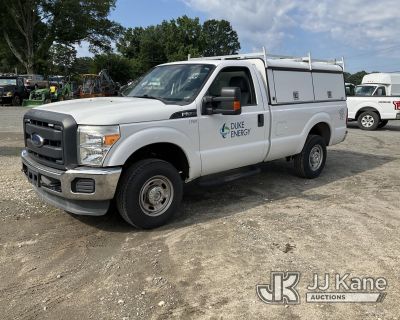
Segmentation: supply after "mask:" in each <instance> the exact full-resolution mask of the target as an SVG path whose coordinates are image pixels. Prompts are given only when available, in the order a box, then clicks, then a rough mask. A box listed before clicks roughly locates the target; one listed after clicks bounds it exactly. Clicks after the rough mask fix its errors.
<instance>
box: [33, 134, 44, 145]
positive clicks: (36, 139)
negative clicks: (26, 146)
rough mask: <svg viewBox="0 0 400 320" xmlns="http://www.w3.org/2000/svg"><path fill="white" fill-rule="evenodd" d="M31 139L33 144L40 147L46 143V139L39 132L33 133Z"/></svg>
mask: <svg viewBox="0 0 400 320" xmlns="http://www.w3.org/2000/svg"><path fill="white" fill-rule="evenodd" d="M31 141H32V144H33V145H34V146H35V147H38V148H40V147H42V146H43V144H44V139H43V138H42V137H41V136H40V135H38V134H37V133H32V135H31Z"/></svg>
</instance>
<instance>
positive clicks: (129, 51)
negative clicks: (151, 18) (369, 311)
mask: <svg viewBox="0 0 400 320" xmlns="http://www.w3.org/2000/svg"><path fill="white" fill-rule="evenodd" d="M239 49H240V43H239V40H238V37H237V33H236V32H235V31H234V30H232V27H231V25H230V23H229V22H228V21H225V20H209V21H206V22H205V23H204V24H203V25H201V24H200V21H199V18H189V17H187V16H182V17H179V18H177V19H172V20H170V21H163V22H162V23H161V24H159V25H156V26H149V27H147V28H129V29H127V30H125V32H124V33H123V34H122V36H121V37H120V39H119V40H118V42H117V50H118V51H119V52H120V53H121V54H122V55H123V56H124V57H125V58H128V59H131V60H132V65H133V70H134V77H137V76H138V75H141V74H143V73H145V72H146V71H147V70H149V69H150V68H152V67H154V66H155V65H157V64H160V63H164V62H170V61H180V60H186V59H187V56H188V54H190V55H191V56H194V57H196V56H201V55H227V54H234V53H236V52H237V51H238V50H239Z"/></svg>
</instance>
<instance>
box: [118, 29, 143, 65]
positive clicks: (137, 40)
mask: <svg viewBox="0 0 400 320" xmlns="http://www.w3.org/2000/svg"><path fill="white" fill-rule="evenodd" d="M143 33H144V29H143V28H141V27H136V28H128V29H126V30H125V32H124V34H123V36H122V37H120V38H119V39H118V42H117V50H118V51H119V52H120V53H121V54H122V55H123V56H124V57H125V58H128V59H132V58H135V57H137V56H138V55H139V53H140V47H141V40H142V36H143Z"/></svg>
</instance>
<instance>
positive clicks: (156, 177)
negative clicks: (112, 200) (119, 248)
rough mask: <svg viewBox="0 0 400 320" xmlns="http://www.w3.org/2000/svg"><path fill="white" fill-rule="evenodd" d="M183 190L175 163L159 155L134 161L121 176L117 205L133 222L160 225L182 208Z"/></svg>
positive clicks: (138, 225) (127, 220)
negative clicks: (158, 157)
mask: <svg viewBox="0 0 400 320" xmlns="http://www.w3.org/2000/svg"><path fill="white" fill-rule="evenodd" d="M182 192H183V184H182V180H181V177H180V175H179V172H178V171H177V170H176V168H175V167H174V166H173V165H171V164H170V163H168V162H166V161H162V160H159V159H146V160H142V161H139V162H137V163H135V164H133V165H132V166H131V167H129V168H128V169H127V170H126V171H125V173H124V174H123V176H122V177H121V181H120V182H119V185H118V189H117V194H116V202H117V208H118V211H119V213H120V214H121V216H122V218H124V220H125V221H126V222H128V223H129V224H131V225H132V226H136V227H139V228H144V229H151V228H156V227H159V226H162V225H163V224H165V223H166V222H167V221H168V220H169V219H170V218H171V217H172V216H173V215H174V213H175V212H176V211H177V210H178V208H179V205H180V202H181V199H182Z"/></svg>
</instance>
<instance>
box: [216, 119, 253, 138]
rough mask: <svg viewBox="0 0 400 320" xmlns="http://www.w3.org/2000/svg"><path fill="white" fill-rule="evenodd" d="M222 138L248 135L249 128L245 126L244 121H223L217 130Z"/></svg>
mask: <svg viewBox="0 0 400 320" xmlns="http://www.w3.org/2000/svg"><path fill="white" fill-rule="evenodd" d="M219 133H220V134H221V136H222V138H224V139H226V138H229V137H230V138H236V137H242V136H248V135H249V134H250V128H246V125H245V123H244V121H239V122H231V123H226V122H225V123H224V124H223V125H222V127H221V129H220V130H219Z"/></svg>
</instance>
